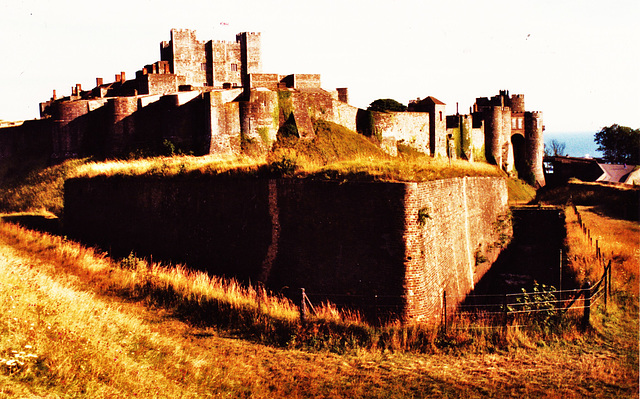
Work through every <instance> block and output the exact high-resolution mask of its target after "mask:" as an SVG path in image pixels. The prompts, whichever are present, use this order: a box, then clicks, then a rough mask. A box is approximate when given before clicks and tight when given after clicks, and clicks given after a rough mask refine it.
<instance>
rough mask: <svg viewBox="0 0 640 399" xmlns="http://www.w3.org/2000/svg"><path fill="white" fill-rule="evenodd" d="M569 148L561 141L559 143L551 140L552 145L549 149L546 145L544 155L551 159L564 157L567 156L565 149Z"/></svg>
mask: <svg viewBox="0 0 640 399" xmlns="http://www.w3.org/2000/svg"><path fill="white" fill-rule="evenodd" d="M566 148H567V145H566V144H565V143H563V142H561V141H558V140H556V139H553V140H551V144H550V145H549V147H547V145H546V144H545V145H544V155H546V156H548V157H551V156H554V157H564V156H566V155H567V154H566V152H565V149H566Z"/></svg>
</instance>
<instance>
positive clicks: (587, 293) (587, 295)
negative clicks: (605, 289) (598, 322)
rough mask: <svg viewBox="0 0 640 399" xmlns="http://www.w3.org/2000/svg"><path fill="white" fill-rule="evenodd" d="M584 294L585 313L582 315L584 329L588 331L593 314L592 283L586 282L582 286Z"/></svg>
mask: <svg viewBox="0 0 640 399" xmlns="http://www.w3.org/2000/svg"><path fill="white" fill-rule="evenodd" d="M582 289H583V290H582V295H584V314H583V315H582V331H586V330H587V327H589V318H590V316H591V283H590V282H588V281H587V282H585V283H584V285H583V286H582Z"/></svg>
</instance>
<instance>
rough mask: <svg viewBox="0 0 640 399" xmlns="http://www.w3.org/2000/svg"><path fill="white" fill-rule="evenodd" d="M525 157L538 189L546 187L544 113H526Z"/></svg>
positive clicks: (530, 175) (528, 169)
mask: <svg viewBox="0 0 640 399" xmlns="http://www.w3.org/2000/svg"><path fill="white" fill-rule="evenodd" d="M524 122H525V157H526V165H527V171H526V172H525V173H527V174H528V175H529V176H525V178H529V177H530V178H531V180H532V181H534V180H535V185H536V186H537V187H542V186H544V185H545V180H544V172H543V170H542V159H543V157H544V139H543V131H544V125H543V123H542V112H525V114H524Z"/></svg>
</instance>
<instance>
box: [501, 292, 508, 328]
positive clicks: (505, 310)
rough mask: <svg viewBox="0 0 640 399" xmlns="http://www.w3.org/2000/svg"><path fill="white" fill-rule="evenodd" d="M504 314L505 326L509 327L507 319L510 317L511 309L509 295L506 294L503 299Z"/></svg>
mask: <svg viewBox="0 0 640 399" xmlns="http://www.w3.org/2000/svg"><path fill="white" fill-rule="evenodd" d="M502 308H503V310H502V312H503V317H504V320H503V322H504V326H505V327H506V326H507V317H508V316H509V308H508V307H507V294H504V297H502Z"/></svg>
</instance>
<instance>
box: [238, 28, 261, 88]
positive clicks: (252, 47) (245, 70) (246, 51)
mask: <svg viewBox="0 0 640 399" xmlns="http://www.w3.org/2000/svg"><path fill="white" fill-rule="evenodd" d="M236 41H237V42H239V43H240V53H241V57H242V86H243V87H246V88H248V87H250V86H249V74H252V73H261V72H262V50H261V47H262V41H261V38H260V33H253V32H242V33H239V34H237V35H236Z"/></svg>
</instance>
